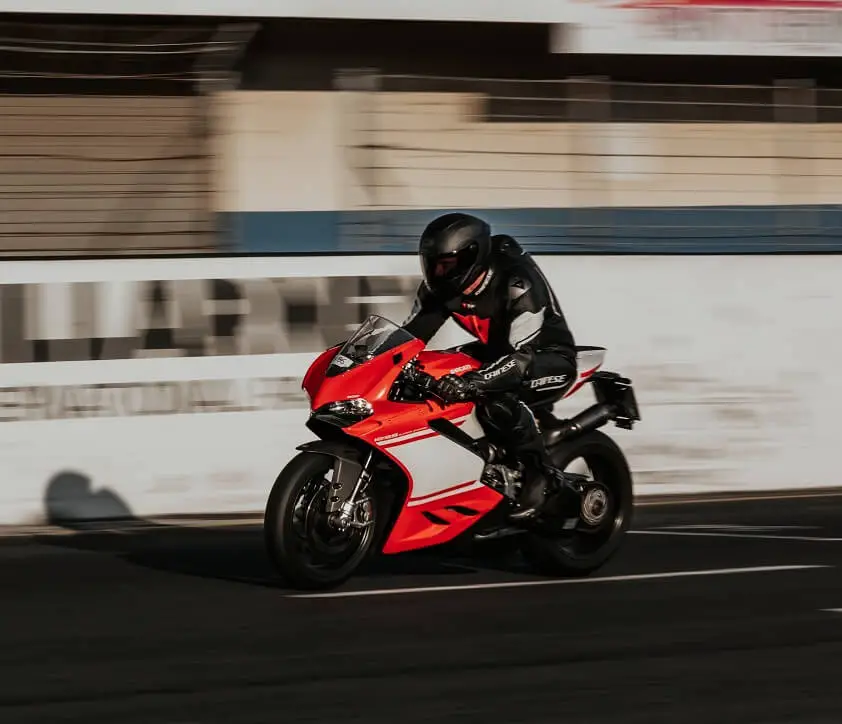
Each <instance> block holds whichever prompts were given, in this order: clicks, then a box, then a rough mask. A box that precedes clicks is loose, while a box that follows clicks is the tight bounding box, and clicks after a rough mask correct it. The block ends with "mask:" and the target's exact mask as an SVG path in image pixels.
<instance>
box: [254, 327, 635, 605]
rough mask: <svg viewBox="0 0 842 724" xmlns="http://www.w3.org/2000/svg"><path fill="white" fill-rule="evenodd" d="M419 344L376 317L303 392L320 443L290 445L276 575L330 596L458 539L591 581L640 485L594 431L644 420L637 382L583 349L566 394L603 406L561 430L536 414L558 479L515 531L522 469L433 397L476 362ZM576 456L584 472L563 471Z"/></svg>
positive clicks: (462, 408)
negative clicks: (392, 562)
mask: <svg viewBox="0 0 842 724" xmlns="http://www.w3.org/2000/svg"><path fill="white" fill-rule="evenodd" d="M425 346H426V345H425V344H424V342H423V341H422V340H419V339H417V338H415V337H413V336H412V335H410V334H409V333H408V332H406V331H405V330H404V329H402V328H400V327H398V326H397V325H395V324H393V323H392V322H391V321H389V320H388V319H385V318H383V317H381V316H378V315H371V316H369V317H368V318H367V319H366V320H365V321H364V322H363V323H362V324H361V325H360V326H359V327H358V328H357V330H356V332H355V333H354V334H353V335H352V336H351V337H350V338H349V339H348V340H347V341H346V342H344V343H342V344H338V345H336V346H334V347H331V348H330V349H328V350H327V351H325V352H323V353H322V354H320V355H319V356H318V357H317V358H316V359H315V360H314V361H313V363H312V364H311V366H310V368H309V369H308V371H307V373H306V374H305V376H304V379H303V381H302V388H303V389H304V390H305V391H306V393H307V395H308V396H309V398H310V416H309V418H308V420H307V423H306V426H307V428H308V429H309V430H310V431H311V432H313V433H314V434H315V435H316V437H317V438H318V439H317V440H313V441H311V442H307V443H304V444H302V445H299V446H298V447H297V448H296V450H298V451H299V452H298V454H297V455H296V456H295V457H294V458H293V459H292V460H291V461H290V462H289V463H288V464H287V465H286V467H284V469H283V470H282V471H281V473H280V474H279V475H278V478H277V480H276V481H275V483H274V485H273V487H272V491H271V493H270V495H269V499H268V501H267V505H266V511H265V517H264V535H265V543H266V547H267V550H268V553H269V556H270V558H271V560H272V562H273V564H274V566H275V567H276V568H277V570H278V572H279V573H280V574H281V575H282V577H283V578H285V579H286V580H287V581H288V582H289V583H290V584H292V586H293V587H296V588H304V589H326V588H332V587H335V586H338V585H340V584H341V583H343V582H345V581H346V580H347V579H348V578H349V577H351V576H352V575H353V574H354V572H355V571H356V570H357V569H358V567H359V566H360V564H361V563H362V562H363V561H364V560H365V559H366V558H367V557H368V556H369V555H370V554H371V555H375V554H378V553H380V554H386V555H388V554H396V553H402V552H404V551H410V550H417V549H420V548H429V547H431V546H436V545H441V544H444V543H448V542H451V541H454V540H455V539H457V538H459V540H463V539H464V538H467V539H470V540H472V541H490V540H495V539H496V540H498V541H499V540H501V539H505V543H506V546H504V547H506V548H507V549H512V548H519V549H520V550H521V551H522V553H523V554H524V556H525V557H526V559H527V560H528V561H529V562H530V565H531V566H532V567H533V568H534V569H535V570H536V571H538V572H541V573H545V574H551V575H586V574H588V573H590V572H592V571H594V570H596V569H597V568H599V567H600V566H601V565H602V564H604V563H605V562H606V561H607V560H608V559H609V557H611V556H612V555H613V554H614V553H615V551H616V550H617V548H618V546H619V544H620V542H621V540H622V539H623V537H624V536H625V534H626V531H627V529H628V526H629V524H630V521H631V516H632V506H633V488H632V475H631V471H630V470H629V466H628V464H627V461H626V458H625V456H624V455H623V453H622V451H621V450H620V448H619V447H618V446H617V444H616V443H615V442H614V441H613V440H612V439H611V438H609V437H608V436H607V435H605V434H604V433H602V432H600V431H599V430H597V428H598V427H600V426H602V425H605V424H606V423H608V422H609V421H613V422H614V423H615V424H616V425H617V426H619V427H621V428H625V429H631V428H632V426H633V424H634V423H635V422H636V421H638V420H640V415H639V413H638V408H637V402H636V399H635V394H634V390H633V388H632V385H631V382H630V381H629V380H628V379H626V378H624V377H621V376H620V375H618V374H616V373H611V372H604V371H600V368H601V367H602V364H603V359H604V356H605V348H603V347H578V348H577V357H578V365H579V372H578V374H577V379H576V380H575V382H574V383H573V385H571V386H570V388H569V390H568V391H567V392H566V393H565V397H569V396H570V395H572V394H573V393H574V392H576V391H577V390H579V389H580V388H581V387H583V386H584V385H585V384H590V385H591V387H592V388H593V391H594V393H595V397H596V403H595V404H593V405H592V406H590V407H588V408H587V409H585V410H583V411H582V412H580V413H579V414H577V415H576V416H574V417H572V418H571V419H564V420H562V419H558V418H556V417H555V416H554V415H553V414H552V411H547V410H537V411H536V419H538V420H539V423H540V427H541V430H542V434H543V435H544V436H545V439H546V443H547V446H548V449H549V451H550V453H551V455H552V458H553V461H554V463H555V465H556V466H557V467H558V469H559V470H561V471H563V475H562V478H561V479H560V480H558V481H556V482H555V483H554V484H553V485H552V486H550V487H548V491H547V497H546V500H545V503H544V505H543V507H542V509H541V511H540V512H539V514H538V515H537V516H535V517H533V519H532V520H530V521H525V522H520V523H517V524H515V523H513V522H511V521H510V520H509V518H508V515H509V513H510V512H511V509H512V506H513V501H514V499H515V498H516V496H517V494H518V492H519V489H520V485H521V474H522V466H521V465H520V464H519V463H518V461H516V460H514V459H512V456H511V454H510V453H509V452H508V451H507V450H506V449H505V445H504V444H503V445H501V444H500V441H497V440H494V441H489V440H488V439H487V438H486V436H485V435H484V433H483V429H482V428H481V427H480V424H479V422H478V420H477V417H476V414H475V404H474V403H473V402H457V403H453V404H446V403H445V402H444V400H443V399H442V398H441V397H440V396H439V395H438V394H437V385H438V384H439V380H440V379H441V378H442V377H443V376H444V375H446V374H458V373H460V372H466V371H468V370H474V369H477V368H478V367H480V363H479V361H477V360H475V359H474V358H472V357H470V356H468V355H467V354H465V353H463V352H461V351H459V350H458V349H451V350H444V351H433V350H426V349H425ZM579 460H581V461H583V462H584V464H585V469H586V471H587V472H585V473H581V472H580V473H571V472H568V468H569V467H570V466H571V465H572V464H573V463H575V462H576V461H579ZM588 472H589V473H590V474H588ZM496 545H500V543H497V544H496Z"/></svg>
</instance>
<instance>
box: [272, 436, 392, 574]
mask: <svg viewBox="0 0 842 724" xmlns="http://www.w3.org/2000/svg"><path fill="white" fill-rule="evenodd" d="M333 463H334V459H333V458H332V457H330V456H329V455H322V454H319V453H312V452H303V453H300V454H298V455H296V456H295V457H294V458H293V459H292V460H291V461H290V462H289V463H288V464H287V465H286V467H285V468H284V469H283V470H282V471H281V473H280V474H279V475H278V477H277V479H276V480H275V484H274V485H273V486H272V491H271V493H270V494H269V499H268V500H267V503H266V511H265V514H264V519H263V535H264V543H265V546H266V552H267V553H268V555H269V558H270V560H271V561H272V564H273V565H274V566H275V568H276V570H277V571H278V573H280V575H281V577H282V578H283V579H284V580H285V581H286V582H287V583H289V584H290V585H291V586H292V587H294V588H299V589H304V590H322V589H329V588H335V587H337V586H339V585H341V584H342V583H344V582H345V581H347V580H348V579H349V578H350V577H351V576H353V574H354V573H355V572H356V570H357V569H358V568H359V566H360V564H361V563H362V562H363V561H364V560H365V559H366V557H367V555H368V553H369V551H370V549H371V545H372V542H373V541H374V537H375V529H376V527H377V520H376V517H377V516H376V508H377V506H376V505H375V504H374V502H372V504H371V505H370V509H369V518H370V519H371V520H372V525H369V526H368V527H366V528H353V527H352V528H349V529H348V530H347V531H346V532H340V531H339V530H337V529H335V528H332V527H331V526H330V524H329V523H328V514H327V513H325V512H324V503H325V499H326V497H327V494H328V490H329V485H330V482H329V480H328V479H327V476H329V475H330V472H331V470H332V469H333Z"/></svg>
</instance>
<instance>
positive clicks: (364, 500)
mask: <svg viewBox="0 0 842 724" xmlns="http://www.w3.org/2000/svg"><path fill="white" fill-rule="evenodd" d="M373 458H374V452H373V451H371V452H369V454H368V458H366V461H365V463H364V464H363V466H362V468H360V470H359V474H358V475H357V479H356V482H355V483H354V486H353V489H352V490H351V494H350V495H349V496H348V497H347V498H346V499H345V500H342V490H343V488H345V487H346V486H345V485H344V484H343V480H342V478H343V477H345V476H347V475H348V473H349V472H350V471H349V470H347V469H346V467H345V466H347V465H348V461H345V460H340V459H337V460H336V463H335V464H334V466H333V479H332V480H331V483H330V493H329V495H328V499H327V502H326V504H325V512H326V513H328V521H329V522H330V525H332V526H333V527H334V528H336V529H337V530H339V531H342V532H345V531H347V530H348V528H367V527H368V526H370V525H372V524H373V523H374V518H373V515H372V511H371V503H372V501H371V499H370V498H369V497H367V496H366V491H367V489H368V485H369V483H370V482H371V477H372V476H371V471H370V469H371V463H372V460H373Z"/></svg>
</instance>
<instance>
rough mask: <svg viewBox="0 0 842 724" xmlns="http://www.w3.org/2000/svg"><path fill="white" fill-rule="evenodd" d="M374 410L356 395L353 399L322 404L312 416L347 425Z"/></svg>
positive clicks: (340, 425) (366, 401)
mask: <svg viewBox="0 0 842 724" xmlns="http://www.w3.org/2000/svg"><path fill="white" fill-rule="evenodd" d="M373 412H374V408H372V406H371V403H370V402H368V400H363V399H362V398H360V397H357V398H355V399H353V400H338V401H336V402H329V403H328V404H327V405H323V406H322V407H320V408H319V409H318V410H316V411H315V412H313V415H312V416H313V417H315V418H318V419H320V420H324V421H325V422H329V423H331V424H332V425H338V426H339V427H348V426H349V425H353V424H355V423H357V422H360V421H361V420H365V418H367V417H369V416H370V415H371V414H372V413H373Z"/></svg>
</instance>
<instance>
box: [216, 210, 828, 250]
mask: <svg viewBox="0 0 842 724" xmlns="http://www.w3.org/2000/svg"><path fill="white" fill-rule="evenodd" d="M465 210H466V211H472V212H473V213H476V214H478V215H480V216H482V217H484V218H486V219H488V221H489V222H490V223H491V224H492V227H493V229H494V231H495V233H505V234H511V235H512V236H514V237H516V238H517V239H519V240H520V241H521V242H522V243H523V245H524V246H525V247H526V248H527V249H529V250H530V251H532V252H535V253H543V254H564V253H588V254H600V253H602V254H616V253H625V254H628V253H636V254H700V253H702V254H704V253H708V254H728V253H733V254H745V253H775V252H803V253H806V252H825V253H827V252H834V251H842V204H834V205H824V206H705V207H674V208H582V209H474V210H471V209H465ZM439 213H442V211H441V210H435V209H430V210H423V211H422V210H407V211H371V212H367V211H347V212H345V211H342V212H340V211H312V212H307V211H301V212H244V213H228V214H223V219H222V221H223V225H224V229H225V231H224V234H225V237H226V239H225V240H226V242H227V245H228V246H229V248H230V250H231V251H232V252H235V253H252V254H272V253H305V254H333V253H337V252H340V253H342V252H344V253H359V252H369V253H415V250H416V243H417V240H418V235H419V234H420V233H421V231H422V229H423V228H424V226H425V225H426V224H427V223H428V222H429V221H430V220H431V219H433V218H434V217H435V216H436V215H438V214H439Z"/></svg>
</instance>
